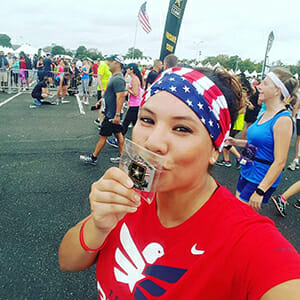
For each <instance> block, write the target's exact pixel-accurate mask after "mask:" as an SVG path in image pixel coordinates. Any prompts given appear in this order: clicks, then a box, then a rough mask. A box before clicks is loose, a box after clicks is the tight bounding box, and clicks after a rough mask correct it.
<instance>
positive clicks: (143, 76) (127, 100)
mask: <svg viewBox="0 0 300 300" xmlns="http://www.w3.org/2000/svg"><path fill="white" fill-rule="evenodd" d="M177 65H178V60H177V57H176V56H175V55H169V56H167V57H166V58H165V60H164V62H162V61H160V60H158V59H157V60H155V61H154V64H153V66H150V67H149V66H141V65H137V64H135V63H130V64H128V65H125V63H124V59H123V57H122V56H120V55H113V56H110V57H106V59H105V60H104V61H102V62H101V61H100V59H98V60H95V61H92V60H91V59H89V58H83V59H82V60H81V59H75V60H70V59H69V57H68V58H66V57H64V56H58V55H57V56H52V55H51V54H47V55H46V56H45V57H38V56H37V55H35V56H33V57H32V58H31V57H30V56H29V55H26V54H25V53H20V55H19V56H18V57H17V56H15V55H13V54H12V53H8V55H4V53H3V52H0V83H1V90H2V91H7V89H8V86H9V84H10V85H11V86H12V87H16V88H17V89H18V91H19V92H20V91H25V90H27V89H29V87H30V85H32V88H33V89H32V92H31V95H32V97H33V99H34V105H36V106H40V105H43V104H57V105H58V104H64V103H69V102H70V100H69V99H70V98H68V100H67V99H65V98H66V96H67V95H71V96H72V95H76V94H77V95H79V94H80V95H82V98H81V102H82V103H83V104H84V105H87V106H88V105H90V108H91V110H97V111H98V118H97V119H96V120H95V121H94V123H95V124H96V125H97V127H98V129H99V133H100V134H99V141H98V143H97V145H96V147H95V149H94V151H93V152H92V153H91V154H89V155H81V156H80V160H81V161H83V162H85V163H90V164H93V165H95V164H96V162H97V158H98V155H99V154H100V152H101V150H102V148H103V147H104V145H105V143H107V144H109V145H110V146H113V147H116V148H119V151H120V155H121V153H122V150H123V144H124V138H123V137H124V136H125V135H126V133H127V130H128V128H129V127H132V126H134V125H135V123H136V121H137V118H138V111H139V106H140V103H141V101H142V95H143V93H144V91H146V90H147V89H148V88H149V86H150V85H151V84H152V83H153V82H154V81H155V80H156V78H157V77H158V76H159V74H160V73H161V72H162V71H163V70H166V69H168V68H171V67H175V66H177ZM275 76H276V75H275ZM276 77H277V76H276ZM238 78H239V81H240V83H241V85H242V87H243V90H242V91H243V99H244V101H243V105H242V106H241V107H240V110H239V114H238V118H237V120H236V122H235V124H234V125H233V126H232V128H231V131H230V137H231V138H234V137H235V136H236V135H238V136H239V137H240V138H241V139H242V140H244V141H247V130H248V129H249V127H250V125H252V124H254V123H255V122H256V121H257V119H259V118H260V117H261V116H262V115H263V114H264V113H265V112H266V111H267V109H266V105H265V103H264V102H263V101H262V100H261V99H260V98H261V97H260V94H263V92H262V88H261V86H262V83H259V81H258V79H257V78H256V77H253V78H246V76H244V75H243V74H241V75H239V76H238ZM295 81H296V79H295ZM263 82H264V81H263ZM53 87H56V89H53V90H54V91H56V100H55V101H47V98H48V96H49V95H53V93H52V92H50V91H49V88H53ZM284 98H285V99H284V102H283V103H284V105H285V107H284V108H285V111H284V112H283V113H287V112H290V114H291V118H292V119H293V121H294V123H295V127H296V135H297V138H296V143H295V149H294V154H295V155H294V160H293V161H292V162H290V163H289V164H288V166H287V169H288V170H289V171H293V172H295V171H296V172H297V170H299V165H300V164H299V156H300V147H299V143H300V107H299V101H300V100H299V98H300V97H299V91H298V93H297V92H296V93H289V94H288V95H286V97H284ZM250 128H251V127H250ZM113 134H114V135H115V136H114V137H113ZM236 144H237V145H242V146H243V147H236V145H235V144H234V143H232V144H230V143H229V144H228V145H226V146H225V147H224V149H223V154H222V155H221V157H222V159H218V161H216V165H217V166H220V167H225V168H231V167H233V162H232V160H234V164H235V168H237V169H240V168H241V163H245V155H244V154H245V152H246V150H249V149H248V148H247V147H246V148H245V147H244V146H245V145H246V144H245V145H244V144H243V142H242V143H236ZM247 145H248V144H247ZM288 145H289V142H288ZM279 148H280V149H282V148H283V146H282V145H281V146H280V147H279ZM245 149H246V150H245ZM250 150H251V148H250ZM272 151H273V149H272ZM230 153H231V154H230ZM243 153H244V154H243ZM120 155H119V156H118V157H112V158H111V161H112V162H115V163H118V162H119V160H120ZM264 155H266V154H265V153H264ZM269 159H270V160H271V163H272V161H274V155H273V156H272V155H271V157H269ZM262 160H265V161H264V162H262V163H263V164H264V163H265V166H267V165H268V168H269V166H270V165H271V163H269V162H268V160H267V159H266V157H264V159H262ZM266 161H267V162H266ZM256 163H257V162H256ZM241 173H243V170H242V171H241ZM263 178H264V177H262V178H261V180H263ZM254 181H256V179H254ZM251 182H253V179H252V180H251ZM256 183H258V182H256ZM277 185H278V184H277ZM277 185H276V186H277ZM276 186H274V187H273V188H274V190H270V191H269V194H270V195H269V196H268V197H267V198H271V200H272V202H273V203H274V205H275V208H276V209H277V211H278V212H279V214H280V215H281V216H286V204H287V200H288V199H289V198H290V197H291V196H292V195H294V194H297V193H299V191H300V183H299V182H295V183H294V184H293V185H292V186H291V188H290V189H288V190H287V191H285V192H284V193H282V194H281V195H274V194H276V193H275V189H276ZM271 194H273V196H272V197H271ZM246 198H247V197H246ZM243 200H244V201H249V199H243ZM267 200H268V199H266V201H265V202H266V203H267ZM294 206H295V207H296V208H298V209H300V199H299V200H298V201H296V202H295V203H294Z"/></svg>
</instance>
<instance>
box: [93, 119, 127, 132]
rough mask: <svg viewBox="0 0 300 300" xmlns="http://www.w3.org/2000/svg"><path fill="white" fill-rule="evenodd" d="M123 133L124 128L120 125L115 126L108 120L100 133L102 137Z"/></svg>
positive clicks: (105, 120)
mask: <svg viewBox="0 0 300 300" xmlns="http://www.w3.org/2000/svg"><path fill="white" fill-rule="evenodd" d="M122 131H123V126H122V125H120V124H114V123H113V122H112V121H109V120H108V119H107V118H105V119H104V120H103V122H102V123H101V130H100V132H99V134H100V135H102V136H111V135H112V134H113V133H120V132H122Z"/></svg>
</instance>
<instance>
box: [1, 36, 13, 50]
mask: <svg viewBox="0 0 300 300" xmlns="http://www.w3.org/2000/svg"><path fill="white" fill-rule="evenodd" d="M0 46H3V47H9V48H12V45H11V42H10V37H9V36H8V35H7V34H4V33H0Z"/></svg>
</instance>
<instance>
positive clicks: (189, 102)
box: [186, 99, 193, 107]
mask: <svg viewBox="0 0 300 300" xmlns="http://www.w3.org/2000/svg"><path fill="white" fill-rule="evenodd" d="M186 103H187V105H188V106H191V107H192V106H193V102H192V101H191V100H190V99H187V100H186Z"/></svg>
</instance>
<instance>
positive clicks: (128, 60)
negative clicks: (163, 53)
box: [125, 58, 153, 66]
mask: <svg viewBox="0 0 300 300" xmlns="http://www.w3.org/2000/svg"><path fill="white" fill-rule="evenodd" d="M130 63H135V64H140V65H142V66H153V59H149V58H134V59H131V58H126V59H125V64H126V65H128V64H130Z"/></svg>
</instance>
